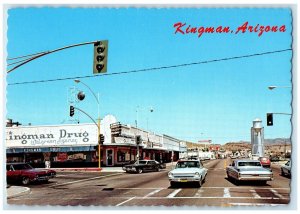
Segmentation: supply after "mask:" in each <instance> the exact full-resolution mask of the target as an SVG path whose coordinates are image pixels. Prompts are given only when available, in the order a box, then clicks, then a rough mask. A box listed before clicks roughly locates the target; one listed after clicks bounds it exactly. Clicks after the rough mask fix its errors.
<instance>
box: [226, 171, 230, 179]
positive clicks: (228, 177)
mask: <svg viewBox="0 0 300 214" xmlns="http://www.w3.org/2000/svg"><path fill="white" fill-rule="evenodd" d="M226 175H227V179H228V180H231V177H230V176H229V174H228V172H226Z"/></svg>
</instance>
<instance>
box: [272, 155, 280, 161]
mask: <svg viewBox="0 0 300 214" xmlns="http://www.w3.org/2000/svg"><path fill="white" fill-rule="evenodd" d="M270 161H271V162H278V161H280V159H279V157H278V156H273V157H271V158H270Z"/></svg>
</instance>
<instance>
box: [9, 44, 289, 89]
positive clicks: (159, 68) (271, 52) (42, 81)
mask: <svg viewBox="0 0 300 214" xmlns="http://www.w3.org/2000/svg"><path fill="white" fill-rule="evenodd" d="M291 50H292V49H291V48H289V49H283V50H276V51H268V52H262V53H256V54H249V55H242V56H234V57H227V58H221V59H213V60H206V61H200V62H192V63H184V64H178V65H170V66H162V67H153V68H145V69H138V70H131V71H123V72H113V73H105V74H102V75H98V76H95V75H87V76H77V77H65V78H57V79H48V80H36V81H28V82H17V83H9V84H8V85H21V84H33V83H45V82H54V81H63V80H73V79H84V78H92V77H93V78H95V77H99V76H112V75H123V74H131V73H140V72H146V71H158V70H163V69H169V68H178V67H186V66H191V65H199V64H207V63H213V62H220V61H227V60H233V59H241V58H249V57H255V56H262V55H267V54H274V53H281V52H285V51H291Z"/></svg>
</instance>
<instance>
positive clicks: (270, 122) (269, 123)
mask: <svg viewBox="0 0 300 214" xmlns="http://www.w3.org/2000/svg"><path fill="white" fill-rule="evenodd" d="M267 126H273V114H272V113H267Z"/></svg>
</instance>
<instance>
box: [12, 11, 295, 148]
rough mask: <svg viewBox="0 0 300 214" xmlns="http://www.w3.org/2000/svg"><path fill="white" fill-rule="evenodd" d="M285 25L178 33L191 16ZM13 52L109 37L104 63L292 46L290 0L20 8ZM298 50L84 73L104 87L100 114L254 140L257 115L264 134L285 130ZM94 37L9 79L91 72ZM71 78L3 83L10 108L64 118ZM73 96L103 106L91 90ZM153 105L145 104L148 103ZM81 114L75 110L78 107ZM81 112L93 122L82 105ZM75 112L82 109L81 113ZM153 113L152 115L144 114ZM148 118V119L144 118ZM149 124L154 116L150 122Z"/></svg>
mask: <svg viewBox="0 0 300 214" xmlns="http://www.w3.org/2000/svg"><path fill="white" fill-rule="evenodd" d="M246 21H248V22H249V24H250V25H254V26H256V25H257V24H260V25H271V26H273V25H278V26H281V25H285V26H286V32H284V33H278V32H277V33H264V34H263V35H262V36H260V37H259V36H258V35H257V33H249V32H246V33H244V34H234V33H233V34H232V33H229V34H216V33H215V34H203V35H202V36H201V37H200V38H198V36H197V35H195V34H186V35H181V34H175V33H174V32H175V28H174V27H173V25H174V24H175V23H177V22H183V23H187V25H189V24H190V25H191V26H195V27H198V26H204V27H206V26H213V27H218V26H220V25H221V26H230V28H231V29H236V28H237V27H238V26H240V25H242V24H243V23H245V22H246ZM7 25H8V30H7V38H8V44H7V52H8V57H15V56H21V55H26V54H30V53H36V52H40V51H45V50H53V49H56V48H60V47H63V46H67V45H71V44H76V43H82V42H89V41H95V40H104V39H107V40H109V53H108V54H109V55H108V61H109V64H108V73H116V72H125V71H133V70H139V69H145V68H153V67H163V66H171V65H178V64H184V63H193V62H201V61H206V60H214V59H222V58H228V57H235V56H244V55H249V54H257V53H263V52H272V51H277V50H283V49H289V48H291V45H292V37H291V31H292V18H291V11H290V10H289V9H246V8H244V9H232V8H231V9H221V8H220V9H212V8H210V9H209V8H206V9H204V8H202V9H195V8H193V9H191V8H189V9H135V8H129V9H125V8H123V9H114V8H106V9H103V8H102V9H100V8H73V9H70V8H62V7H61V8H51V7H44V8H26V9H24V8H14V9H10V10H9V11H8V20H7ZM291 58H292V52H291V51H285V52H281V53H274V54H268V55H262V56H254V57H249V58H241V59H233V60H227V61H220V62H213V63H207V64H198V65H191V66H184V67H177V68H169V69H160V70H154V71H147V72H139V73H130V74H123V75H110V76H109V75H107V76H101V75H98V76H97V77H92V78H85V79H82V81H84V83H86V84H87V85H89V86H90V88H92V90H93V91H94V92H95V93H98V92H99V94H100V114H101V117H104V116H105V115H107V114H113V115H115V116H116V118H117V119H118V120H119V121H120V122H122V123H125V124H131V125H134V124H135V120H136V107H137V106H140V110H139V114H138V125H139V126H140V127H142V128H147V126H148V128H149V129H150V130H152V131H154V132H156V133H160V134H168V135H171V136H174V137H177V138H180V139H182V140H189V141H198V140H202V139H211V140H212V141H213V143H221V144H224V143H226V142H230V141H239V140H248V141H250V128H251V126H252V121H253V120H254V119H255V118H261V119H262V121H263V125H264V127H265V138H277V137H289V136H290V134H291V124H290V117H289V116H284V115H274V126H272V127H267V126H266V113H268V112H282V113H291V107H290V103H291V97H292V96H291V89H290V88H278V89H275V90H272V91H270V90H268V89H267V87H268V86H270V85H278V86H291V78H292V77H291V62H290V60H291ZM92 63H93V46H92V45H88V46H82V47H76V48H71V49H68V50H64V51H60V52H57V53H54V54H50V55H47V56H45V57H42V58H40V59H37V60H35V61H32V62H30V63H28V64H26V65H24V66H22V67H20V68H18V69H16V70H14V71H13V72H11V73H9V74H8V75H7V83H8V84H13V83H19V82H27V81H36V80H48V79H60V78H66V77H78V76H88V75H92ZM72 86H75V83H74V81H73V80H64V81H53V82H46V83H35V84H19V85H8V86H7V89H6V90H7V97H6V98H7V105H6V109H7V118H12V119H13V120H15V121H19V122H21V123H22V124H28V123H31V124H32V125H47V124H61V123H62V122H63V121H65V123H68V119H69V104H68V99H67V98H68V88H70V87H72ZM76 86H77V87H78V88H79V89H81V90H83V91H85V93H86V99H85V100H84V101H83V102H81V103H78V104H77V106H78V107H79V108H81V109H84V110H85V111H86V112H88V113H89V114H90V115H93V116H94V117H96V116H97V105H96V102H95V100H94V98H93V96H92V95H91V94H90V93H89V91H88V90H87V88H86V87H84V86H83V85H76ZM150 106H151V107H152V108H153V109H154V111H153V112H152V113H149V111H148V109H149V107H150ZM76 114H77V112H76ZM77 117H78V118H79V120H80V121H81V122H90V120H89V118H87V117H86V116H85V115H83V114H79V113H78V114H77ZM77 117H76V118H77ZM147 118H148V119H147ZM147 121H148V122H147ZM147 124H148V125H147Z"/></svg>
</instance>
